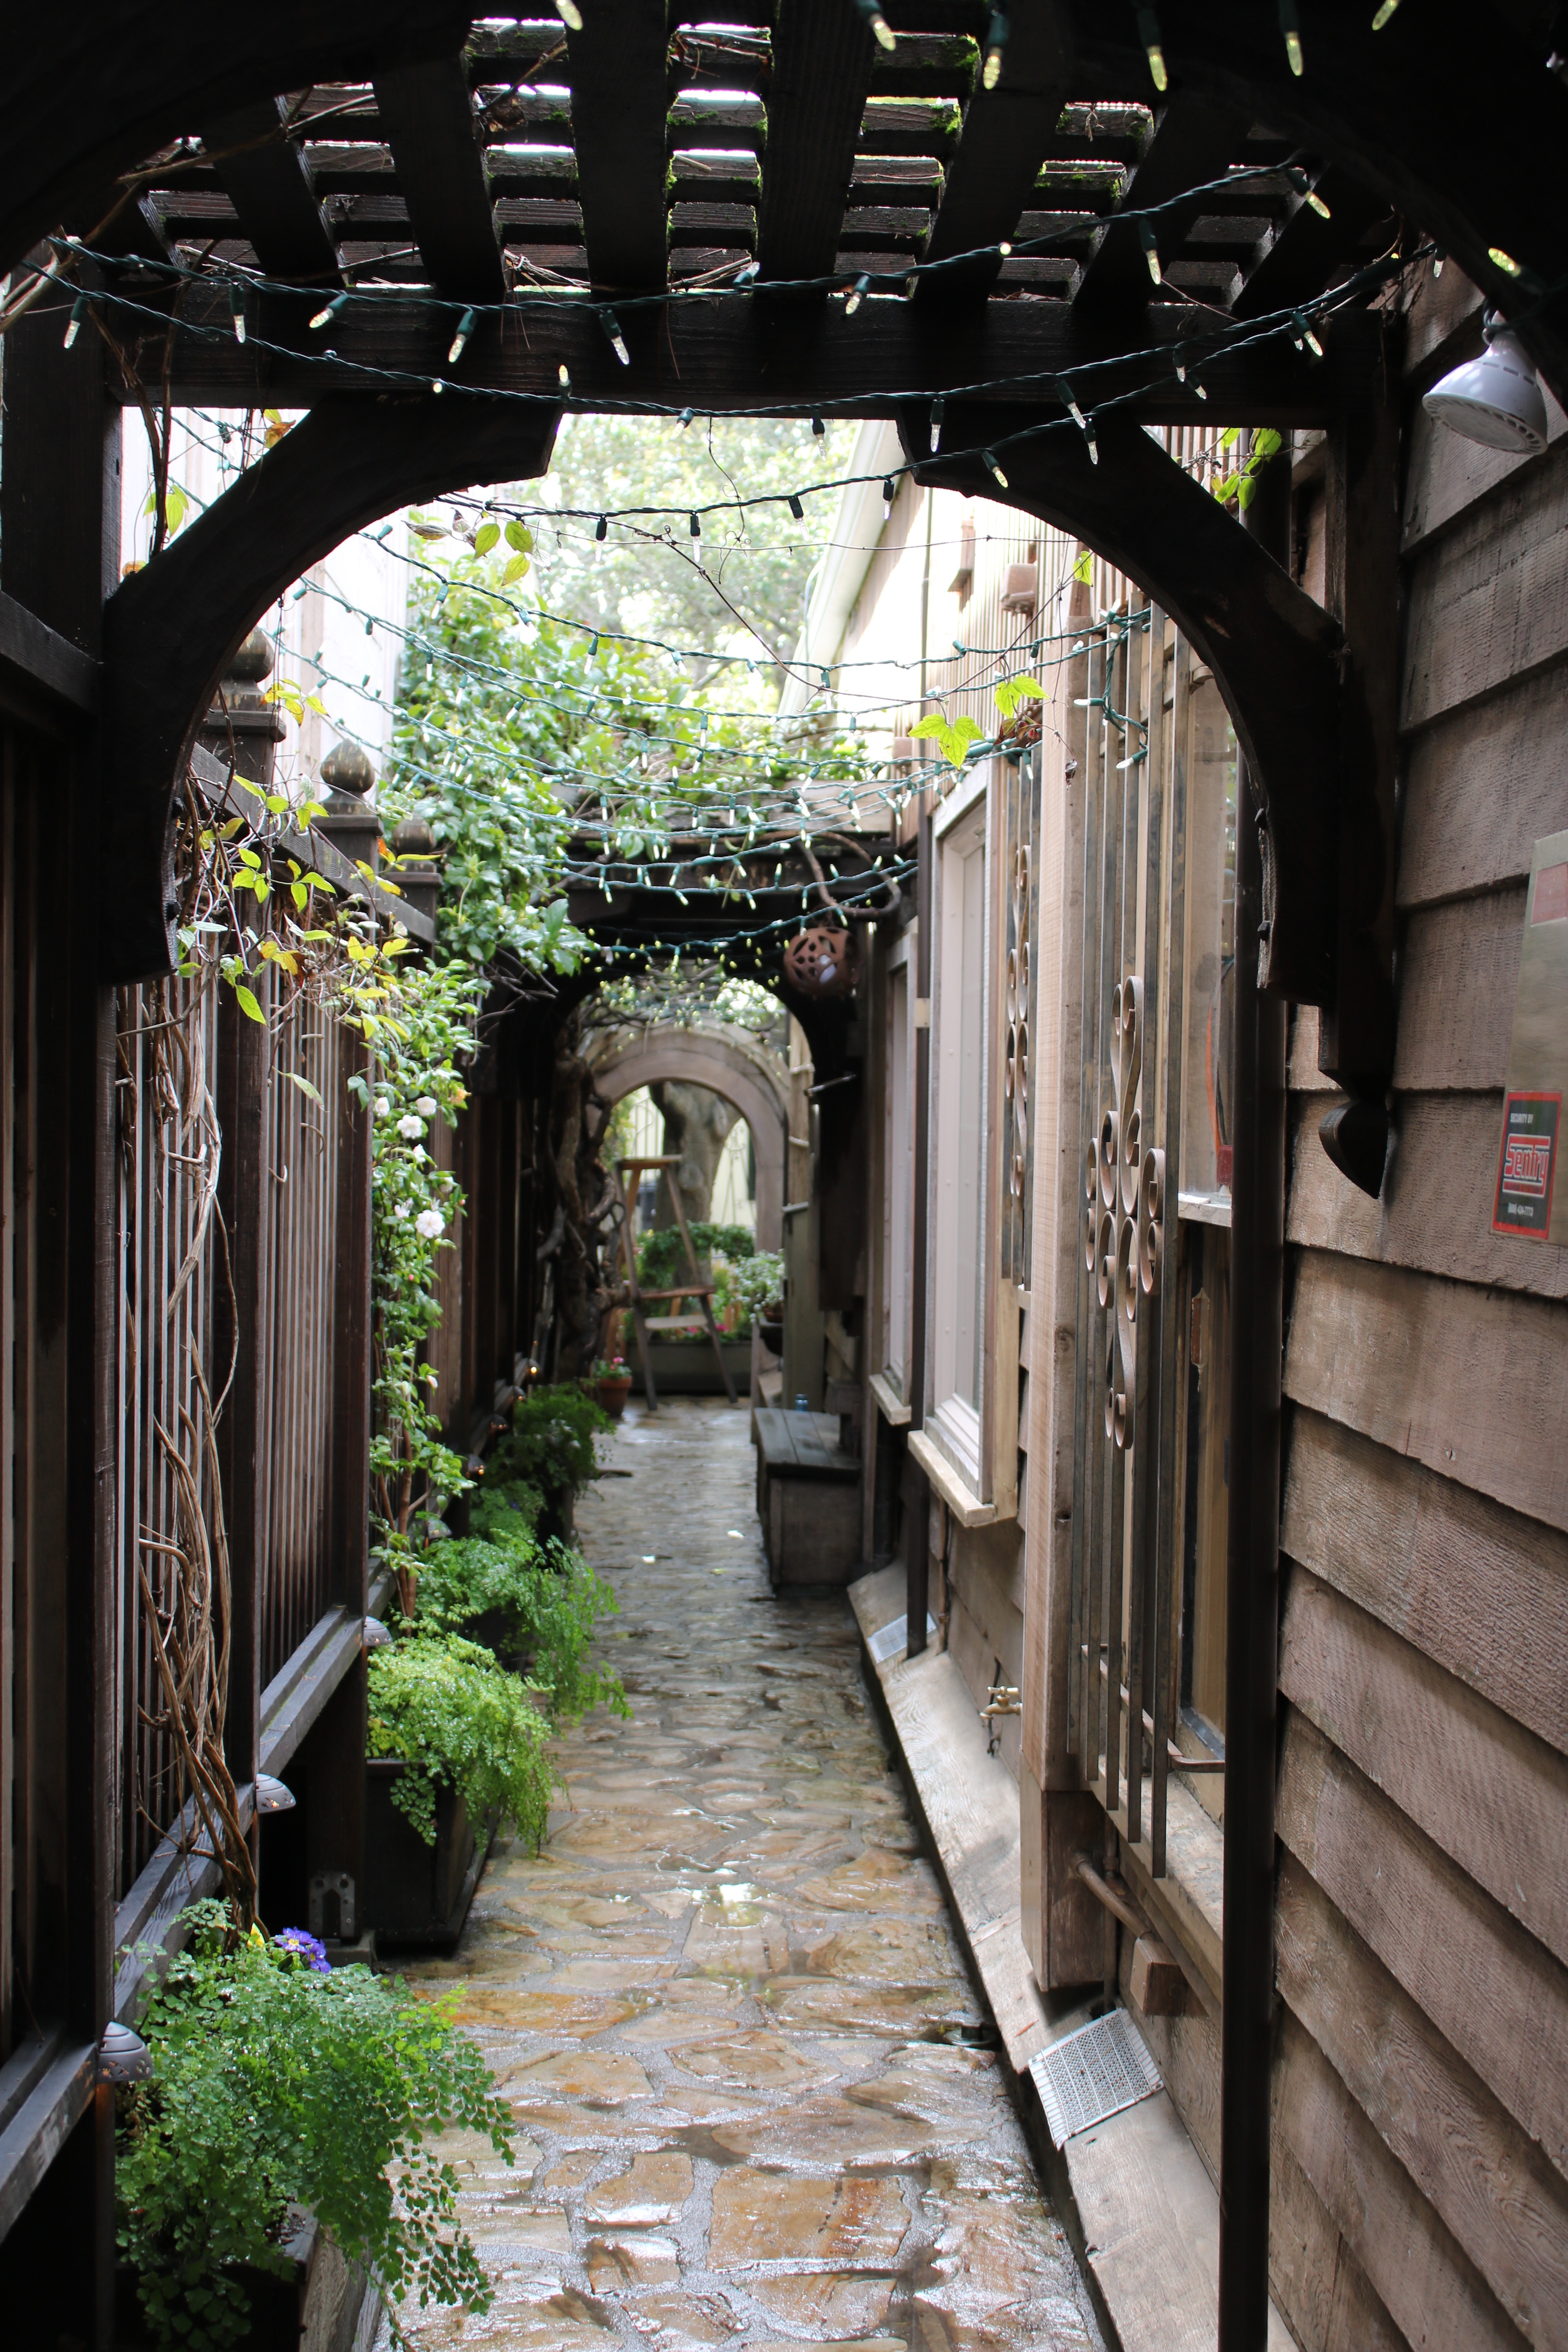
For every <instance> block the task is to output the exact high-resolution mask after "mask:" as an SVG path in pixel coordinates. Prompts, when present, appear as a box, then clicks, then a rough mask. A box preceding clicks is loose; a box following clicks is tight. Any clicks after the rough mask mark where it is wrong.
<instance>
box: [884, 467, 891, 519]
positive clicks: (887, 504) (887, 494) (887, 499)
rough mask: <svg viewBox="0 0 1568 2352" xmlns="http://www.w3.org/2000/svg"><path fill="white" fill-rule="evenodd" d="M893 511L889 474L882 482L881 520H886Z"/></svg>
mask: <svg viewBox="0 0 1568 2352" xmlns="http://www.w3.org/2000/svg"><path fill="white" fill-rule="evenodd" d="M892 511H893V478H892V476H891V475H890V474H889V477H888V478H887V480H886V481H885V482H884V483H883V484H882V520H883V521H884V522H887V521H888V520H889V518H890V516H891V514H892Z"/></svg>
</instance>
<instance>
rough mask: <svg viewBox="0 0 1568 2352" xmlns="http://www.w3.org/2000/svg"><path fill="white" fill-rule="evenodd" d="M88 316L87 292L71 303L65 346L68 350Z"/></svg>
mask: <svg viewBox="0 0 1568 2352" xmlns="http://www.w3.org/2000/svg"><path fill="white" fill-rule="evenodd" d="M86 316H87V296H86V295H85V294H79V295H78V296H77V298H76V300H75V301H74V302H73V303H72V304H71V314H70V317H69V319H68V320H67V321H66V339H65V348H66V350H67V351H69V349H70V347H71V345H72V344H73V343H74V342H75V341H76V339H77V337H78V336H79V334H80V332H81V325H82V320H84V319H85V318H86Z"/></svg>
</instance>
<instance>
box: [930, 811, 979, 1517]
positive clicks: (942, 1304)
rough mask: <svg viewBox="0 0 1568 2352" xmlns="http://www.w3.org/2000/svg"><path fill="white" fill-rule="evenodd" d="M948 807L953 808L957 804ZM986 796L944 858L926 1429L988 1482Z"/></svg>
mask: <svg viewBox="0 0 1568 2352" xmlns="http://www.w3.org/2000/svg"><path fill="white" fill-rule="evenodd" d="M950 807H952V803H950ZM985 809H986V802H985V793H984V783H983V782H982V781H980V780H977V781H976V782H975V784H974V785H973V787H972V788H971V791H970V793H969V794H968V795H967V796H966V798H965V799H964V801H963V803H960V804H959V805H957V806H956V807H955V808H952V814H951V815H949V816H948V817H947V819H946V821H945V823H944V824H942V829H941V835H940V845H939V850H938V859H937V875H936V883H937V890H936V897H937V904H936V909H935V919H936V927H937V928H936V940H935V946H936V959H935V961H936V972H935V982H936V988H935V1003H934V1004H933V1007H932V1021H933V1026H934V1037H933V1057H932V1058H933V1064H934V1085H933V1089H932V1092H933V1105H932V1130H931V1131H932V1143H933V1149H932V1153H931V1244H932V1247H931V1267H932V1274H931V1285H932V1296H931V1340H930V1346H931V1402H932V1411H931V1413H929V1414H928V1416H927V1426H928V1428H930V1429H931V1431H932V1433H933V1434H934V1435H935V1436H936V1437H937V1439H938V1441H939V1443H940V1444H942V1447H943V1449H944V1451H945V1452H946V1453H947V1454H949V1456H950V1457H951V1458H952V1461H953V1462H954V1464H955V1465H957V1467H958V1468H959V1469H960V1470H961V1471H962V1473H963V1475H964V1477H965V1478H966V1480H967V1481H968V1482H969V1484H970V1485H971V1486H973V1489H974V1491H975V1492H976V1494H977V1495H978V1494H979V1493H980V1492H981V1490H982V1486H983V1483H984V1474H983V1463H984V1445H983V1441H982V1415H983V1409H984V1388H983V1379H982V1369H983V1365H984V1355H985V1321H986V1318H985V1296H984V1280H983V1276H984V1265H985V1248H986V1242H987V1231H988V1227H989V1226H990V1225H991V1223H993V1219H992V1217H991V1216H990V1214H989V1213H988V1211H989V1203H988V1201H987V1197H986V1196H987V1189H988V1188H987V1185H986V1181H985V1180H986V1172H987V1161H988V1146H989V1136H988V1133H987V1120H986V1116H985V1109H986V1103H987V1099H988V1093H987V1089H988V1086H989V1081H990V1061H991V1056H990V1055H989V1053H988V1051H987V1045H988V1024H989V1013H990V1003H991V989H990V986H989V963H990V957H989V939H990V933H989V926H988V923H987V889H986V882H987V858H986V826H985Z"/></svg>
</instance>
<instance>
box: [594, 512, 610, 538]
mask: <svg viewBox="0 0 1568 2352" xmlns="http://www.w3.org/2000/svg"><path fill="white" fill-rule="evenodd" d="M609 535H610V518H609V516H608V515H601V516H600V517H599V520H598V521H597V522H596V523H595V525H594V537H595V539H596V540H599V541H604V540H606V539H608V537H609Z"/></svg>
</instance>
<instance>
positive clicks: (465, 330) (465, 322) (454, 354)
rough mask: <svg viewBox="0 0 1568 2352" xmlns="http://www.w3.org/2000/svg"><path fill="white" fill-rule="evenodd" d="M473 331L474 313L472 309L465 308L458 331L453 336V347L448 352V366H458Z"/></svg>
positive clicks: (459, 321)
mask: <svg viewBox="0 0 1568 2352" xmlns="http://www.w3.org/2000/svg"><path fill="white" fill-rule="evenodd" d="M473 331H474V314H473V312H472V311H471V310H465V311H464V313H463V315H462V317H461V318H460V319H459V320H458V331H457V333H456V334H455V335H454V336H453V338H452V348H451V350H450V351H449V352H447V366H448V367H456V366H457V364H458V361H459V360H460V359H461V358H462V356H463V352H464V350H465V349H466V347H467V344H468V337H469V336H470V335H471V334H472V333H473Z"/></svg>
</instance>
